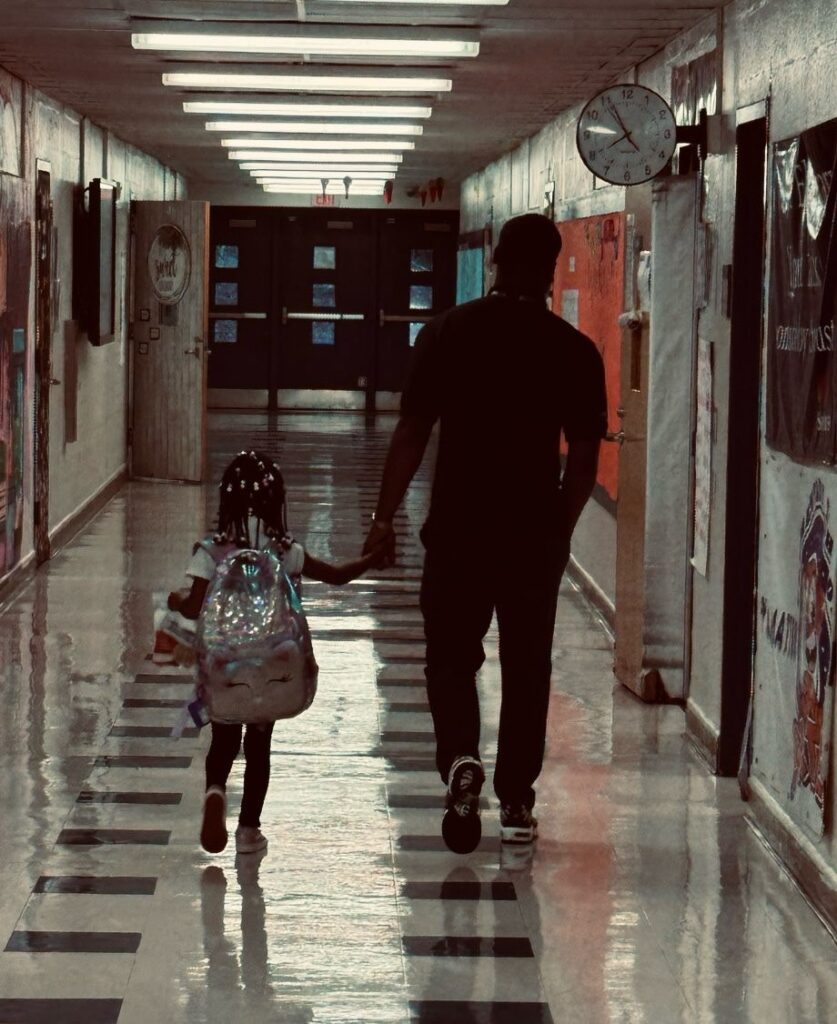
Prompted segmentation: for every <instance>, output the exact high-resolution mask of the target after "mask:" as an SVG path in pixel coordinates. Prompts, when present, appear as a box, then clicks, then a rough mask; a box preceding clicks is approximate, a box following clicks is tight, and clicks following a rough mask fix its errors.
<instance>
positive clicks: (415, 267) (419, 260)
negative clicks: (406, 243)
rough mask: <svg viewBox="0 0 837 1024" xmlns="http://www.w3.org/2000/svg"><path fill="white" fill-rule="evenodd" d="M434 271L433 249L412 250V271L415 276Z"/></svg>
mask: <svg viewBox="0 0 837 1024" xmlns="http://www.w3.org/2000/svg"><path fill="white" fill-rule="evenodd" d="M432 269H433V250H432V249H412V250H411V251H410V270H412V272H413V273H414V274H424V273H428V272H430V271H431V270H432Z"/></svg>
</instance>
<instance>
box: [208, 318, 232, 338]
mask: <svg viewBox="0 0 837 1024" xmlns="http://www.w3.org/2000/svg"><path fill="white" fill-rule="evenodd" d="M213 324H214V327H213V332H212V340H213V341H215V342H218V343H220V342H235V341H238V321H237V320H214V321H213Z"/></svg>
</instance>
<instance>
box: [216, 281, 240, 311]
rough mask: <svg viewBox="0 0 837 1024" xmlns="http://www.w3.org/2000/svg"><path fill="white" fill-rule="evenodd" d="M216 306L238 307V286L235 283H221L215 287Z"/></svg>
mask: <svg viewBox="0 0 837 1024" xmlns="http://www.w3.org/2000/svg"><path fill="white" fill-rule="evenodd" d="M215 305H216V306H237V305H238V285H237V284H236V283H235V281H219V282H218V283H217V284H216V285H215Z"/></svg>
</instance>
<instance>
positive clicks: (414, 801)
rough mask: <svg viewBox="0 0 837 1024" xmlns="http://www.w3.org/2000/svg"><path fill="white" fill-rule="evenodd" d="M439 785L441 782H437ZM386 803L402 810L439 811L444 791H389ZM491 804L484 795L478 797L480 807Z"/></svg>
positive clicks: (485, 807)
mask: <svg viewBox="0 0 837 1024" xmlns="http://www.w3.org/2000/svg"><path fill="white" fill-rule="evenodd" d="M439 785H440V787H441V782H440V783H439ZM387 804H388V805H389V806H390V807H391V808H392V810H394V811H396V810H403V811H439V812H440V813H441V811H442V809H443V808H444V806H445V791H444V789H441V788H440V789H439V792H438V793H390V794H388V796H387ZM490 806H491V804H490V803H489V802H488V800H486V798H485V797H484V796H482V797H480V808H481V809H482V810H484V811H487V810H488V809H489V808H490Z"/></svg>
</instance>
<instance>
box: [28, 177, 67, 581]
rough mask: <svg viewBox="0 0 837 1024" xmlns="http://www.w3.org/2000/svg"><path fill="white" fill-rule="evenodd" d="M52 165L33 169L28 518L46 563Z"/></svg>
mask: <svg viewBox="0 0 837 1024" xmlns="http://www.w3.org/2000/svg"><path fill="white" fill-rule="evenodd" d="M52 260H53V252H52V165H51V163H50V162H49V161H48V160H40V159H39V160H37V161H36V169H35V353H34V355H35V366H34V380H33V406H34V423H33V444H32V467H33V469H32V474H33V479H32V518H33V542H34V547H35V561H36V563H37V564H38V565H41V564H42V563H43V562H46V561H47V560H48V559H49V557H50V553H51V547H50V539H49V425H50V416H49V405H50V392H51V389H52V385H53V384H59V383H60V381H57V380H53V377H52V315H53V310H52Z"/></svg>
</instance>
